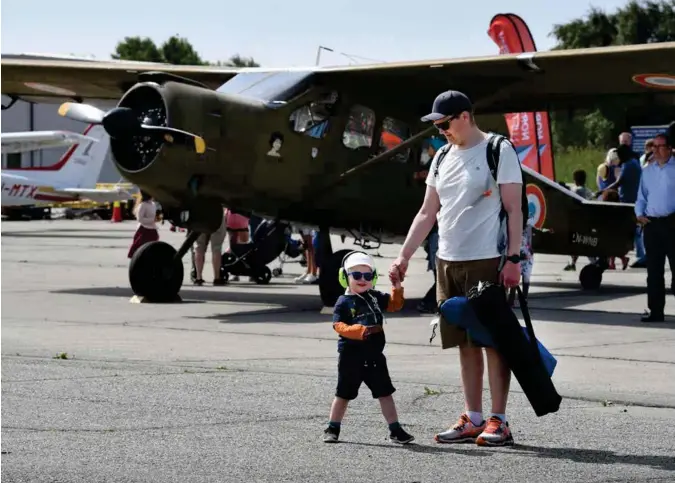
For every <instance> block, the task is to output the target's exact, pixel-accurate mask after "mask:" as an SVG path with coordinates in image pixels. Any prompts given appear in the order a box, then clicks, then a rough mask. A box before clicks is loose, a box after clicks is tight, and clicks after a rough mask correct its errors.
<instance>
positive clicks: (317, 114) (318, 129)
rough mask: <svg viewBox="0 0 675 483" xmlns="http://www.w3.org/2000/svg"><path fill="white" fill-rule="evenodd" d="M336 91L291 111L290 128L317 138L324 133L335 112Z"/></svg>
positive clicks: (321, 136)
mask: <svg viewBox="0 0 675 483" xmlns="http://www.w3.org/2000/svg"><path fill="white" fill-rule="evenodd" d="M337 101H338V94H337V92H329V93H327V94H325V95H323V96H322V97H320V98H319V99H317V100H315V101H312V102H311V103H309V104H306V105H304V106H301V107H299V108H297V109H296V110H295V111H293V112H292V113H291V116H290V118H289V121H290V123H291V129H293V130H294V131H295V132H298V133H302V134H306V135H308V136H312V137H314V138H317V139H321V138H323V137H324V136H325V135H326V132H327V131H328V126H329V124H330V118H331V117H332V116H333V115H334V114H335V109H336V106H337Z"/></svg>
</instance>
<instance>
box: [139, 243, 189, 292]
mask: <svg viewBox="0 0 675 483" xmlns="http://www.w3.org/2000/svg"><path fill="white" fill-rule="evenodd" d="M175 255H176V249H175V248H174V247H172V246H171V245H169V244H168V243H165V242H161V241H154V242H150V243H146V244H145V245H143V246H142V247H141V248H139V249H138V250H137V251H136V253H134V256H133V257H132V258H131V263H130V264H129V283H130V284H131V290H133V291H134V294H136V295H138V296H139V297H145V298H146V299H147V300H148V301H150V302H171V301H173V300H175V299H176V296H177V295H178V292H179V291H180V287H181V285H183V263H182V261H181V260H176V259H174V257H175Z"/></svg>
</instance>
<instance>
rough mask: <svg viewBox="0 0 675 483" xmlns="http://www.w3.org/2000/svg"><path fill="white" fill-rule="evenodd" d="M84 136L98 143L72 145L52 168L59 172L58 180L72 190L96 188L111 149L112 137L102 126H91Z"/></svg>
mask: <svg viewBox="0 0 675 483" xmlns="http://www.w3.org/2000/svg"><path fill="white" fill-rule="evenodd" d="M83 134H84V135H86V136H89V137H92V138H94V139H97V140H98V141H89V142H84V143H80V144H74V145H72V146H71V147H70V148H69V149H68V151H66V153H65V154H64V155H63V157H62V158H61V160H60V161H59V162H58V163H57V164H56V165H54V166H50V168H52V169H54V168H56V170H58V175H57V178H58V180H59V181H61V182H62V183H67V184H68V186H69V187H71V188H93V187H95V186H96V182H97V181H98V178H99V176H100V174H101V169H102V168H103V162H104V161H105V158H106V156H107V154H108V149H109V147H110V136H108V134H107V133H106V132H105V130H104V129H103V126H101V125H93V124H90V125H89V126H87V129H85V131H84V133H83Z"/></svg>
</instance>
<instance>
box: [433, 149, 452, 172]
mask: <svg viewBox="0 0 675 483" xmlns="http://www.w3.org/2000/svg"><path fill="white" fill-rule="evenodd" d="M451 147H452V145H451V144H450V143H448V144H444V145H443V146H441V149H439V153H438V158H437V159H436V167H435V168H434V178H438V170H439V169H440V167H441V163H442V162H443V160H444V159H445V155H446V154H448V151H450V148H451Z"/></svg>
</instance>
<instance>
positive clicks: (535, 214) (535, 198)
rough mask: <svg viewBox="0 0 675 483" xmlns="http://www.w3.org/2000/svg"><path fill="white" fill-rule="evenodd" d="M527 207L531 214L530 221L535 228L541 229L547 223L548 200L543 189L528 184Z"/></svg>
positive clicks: (526, 191)
mask: <svg viewBox="0 0 675 483" xmlns="http://www.w3.org/2000/svg"><path fill="white" fill-rule="evenodd" d="M525 194H526V195H527V205H528V208H529V212H530V220H532V225H533V226H534V227H535V228H541V227H543V226H544V221H546V198H544V193H543V192H542V191H541V188H539V186H537V185H536V184H528V185H527V186H526V187H525Z"/></svg>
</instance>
